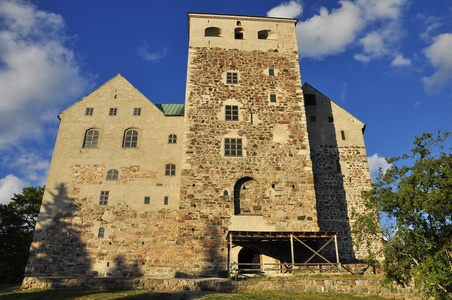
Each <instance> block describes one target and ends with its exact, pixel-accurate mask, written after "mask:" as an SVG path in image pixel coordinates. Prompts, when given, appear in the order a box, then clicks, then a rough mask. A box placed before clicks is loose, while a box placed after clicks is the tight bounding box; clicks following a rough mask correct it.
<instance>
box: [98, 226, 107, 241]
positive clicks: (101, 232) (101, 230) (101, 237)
mask: <svg viewBox="0 0 452 300" xmlns="http://www.w3.org/2000/svg"><path fill="white" fill-rule="evenodd" d="M104 236H105V228H103V227H100V228H99V233H98V234H97V237H98V238H100V239H103V238H104Z"/></svg>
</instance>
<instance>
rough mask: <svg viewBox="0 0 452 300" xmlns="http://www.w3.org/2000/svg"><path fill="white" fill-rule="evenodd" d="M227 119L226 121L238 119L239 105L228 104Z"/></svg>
mask: <svg viewBox="0 0 452 300" xmlns="http://www.w3.org/2000/svg"><path fill="white" fill-rule="evenodd" d="M225 119H226V121H238V120H239V107H238V106H237V105H226V109H225Z"/></svg>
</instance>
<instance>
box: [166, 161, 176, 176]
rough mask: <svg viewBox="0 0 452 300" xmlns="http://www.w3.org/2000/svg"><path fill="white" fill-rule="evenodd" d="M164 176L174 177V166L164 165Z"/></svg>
mask: <svg viewBox="0 0 452 300" xmlns="http://www.w3.org/2000/svg"><path fill="white" fill-rule="evenodd" d="M165 176H176V165H175V164H166V165H165Z"/></svg>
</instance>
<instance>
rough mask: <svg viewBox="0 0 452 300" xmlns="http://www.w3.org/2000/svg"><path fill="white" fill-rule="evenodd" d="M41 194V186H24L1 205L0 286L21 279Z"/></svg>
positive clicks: (42, 189) (42, 190)
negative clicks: (20, 192) (18, 192)
mask: <svg viewBox="0 0 452 300" xmlns="http://www.w3.org/2000/svg"><path fill="white" fill-rule="evenodd" d="M43 193H44V188H43V187H37V188H35V187H26V188H24V189H23V190H22V194H14V198H12V201H11V202H10V203H9V204H7V205H3V204H0V283H11V282H19V281H21V280H22V276H23V274H24V270H25V266H26V264H27V259H28V250H29V247H30V243H31V241H32V239H33V230H34V227H35V224H36V218H37V216H38V213H39V208H40V206H41V201H42V195H43Z"/></svg>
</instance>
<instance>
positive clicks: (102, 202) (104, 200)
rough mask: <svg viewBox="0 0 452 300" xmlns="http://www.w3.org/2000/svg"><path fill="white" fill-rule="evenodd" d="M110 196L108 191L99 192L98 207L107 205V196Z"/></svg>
mask: <svg viewBox="0 0 452 300" xmlns="http://www.w3.org/2000/svg"><path fill="white" fill-rule="evenodd" d="M109 195H110V192H109V191H101V192H100V199H99V205H107V204H108V196H109Z"/></svg>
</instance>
